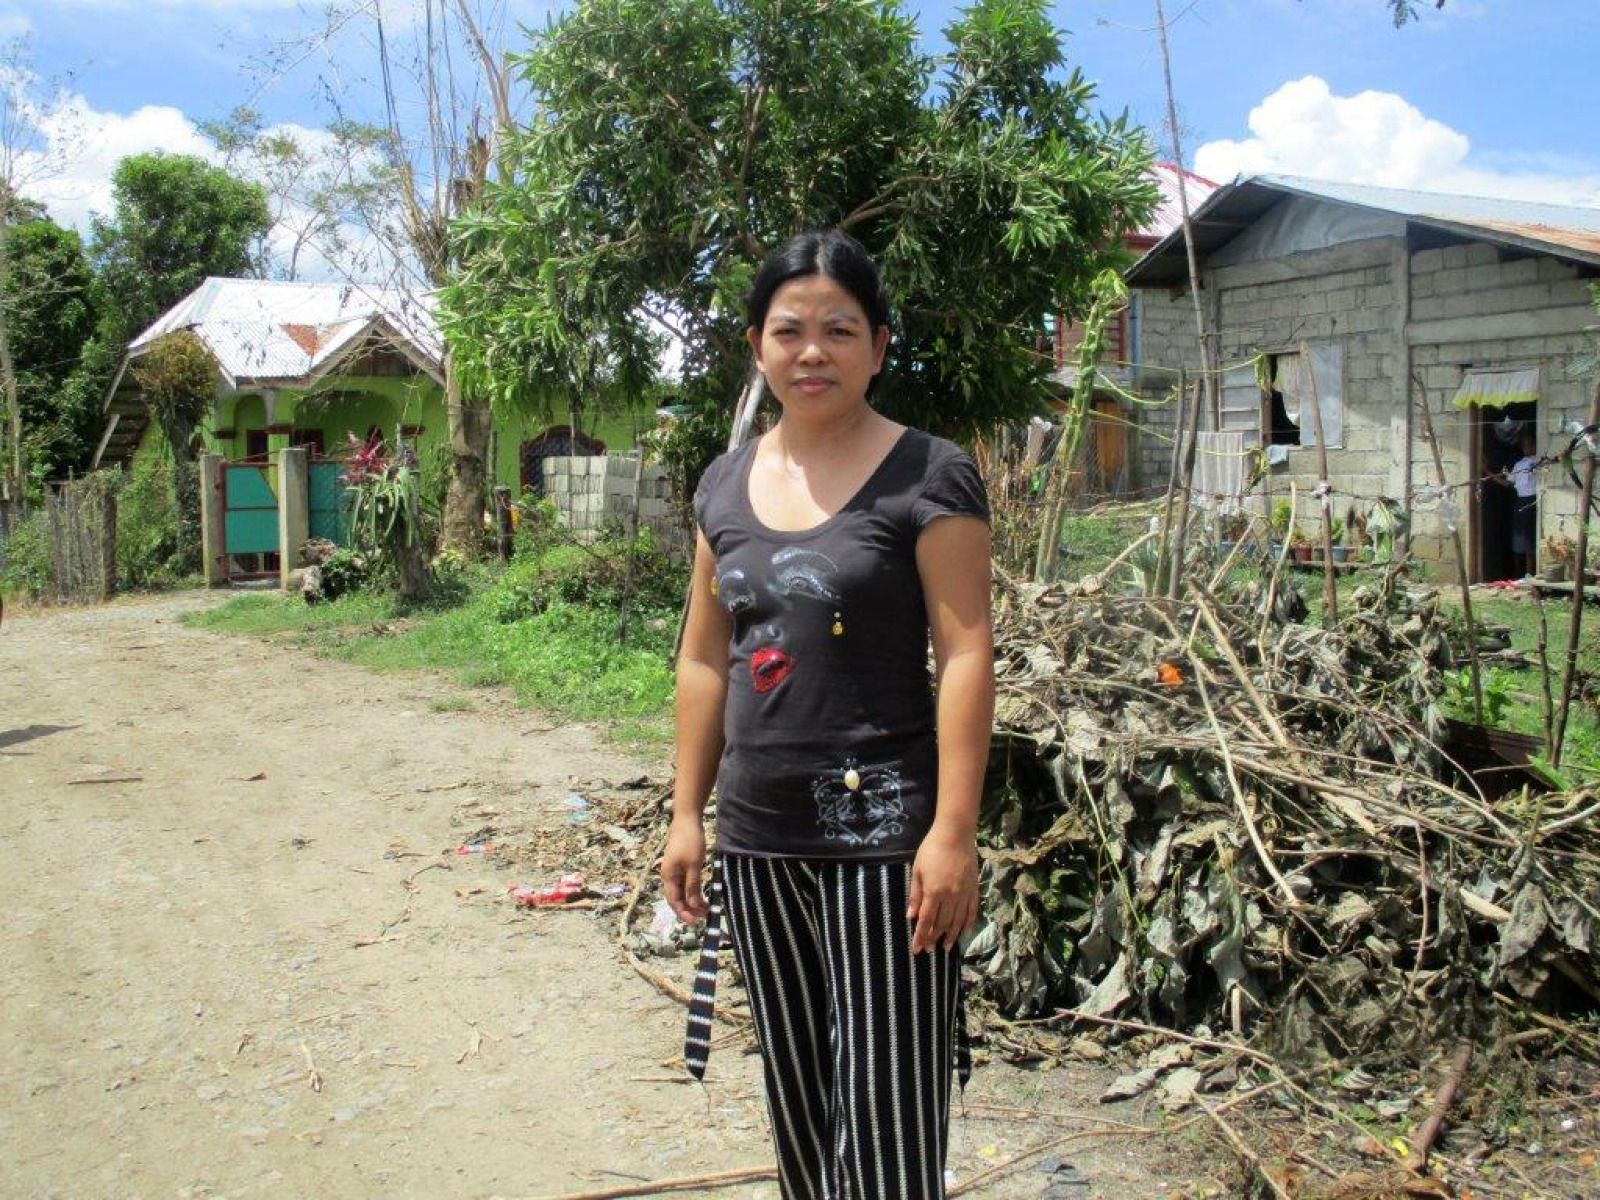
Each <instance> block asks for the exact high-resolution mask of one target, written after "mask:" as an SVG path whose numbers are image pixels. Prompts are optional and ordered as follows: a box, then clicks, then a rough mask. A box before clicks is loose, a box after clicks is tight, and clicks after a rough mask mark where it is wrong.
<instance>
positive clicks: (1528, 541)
mask: <svg viewBox="0 0 1600 1200" xmlns="http://www.w3.org/2000/svg"><path fill="white" fill-rule="evenodd" d="M1538 445H1539V443H1538V440H1537V439H1536V438H1535V437H1534V435H1533V431H1532V430H1531V429H1525V430H1523V433H1522V440H1521V450H1522V457H1521V458H1519V459H1517V461H1516V462H1514V463H1512V464H1511V467H1510V468H1509V469H1508V470H1506V471H1503V472H1501V473H1500V474H1499V475H1492V476H1490V478H1491V479H1493V480H1494V482H1496V483H1498V484H1500V485H1501V486H1502V487H1509V488H1511V489H1512V490H1513V491H1514V492H1515V493H1516V496H1515V498H1514V500H1513V501H1512V508H1511V570H1512V574H1513V575H1521V576H1522V578H1524V579H1531V578H1533V574H1534V572H1535V571H1536V570H1537V569H1538V563H1539V468H1540V467H1541V466H1542V465H1543V460H1542V459H1540V457H1539V454H1538Z"/></svg>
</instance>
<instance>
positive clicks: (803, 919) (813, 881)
mask: <svg viewBox="0 0 1600 1200" xmlns="http://www.w3.org/2000/svg"><path fill="white" fill-rule="evenodd" d="M717 875H718V879H717V881H716V882H717V884H718V885H720V887H721V889H722V895H721V899H722V900H723V902H724V903H725V905H726V910H727V916H728V919H729V928H730V930H731V933H732V936H733V942H734V951H735V954H736V955H737V957H738V961H739V967H740V970H741V971H742V972H743V973H744V978H745V986H746V988H747V989H748V992H749V995H750V1004H751V1008H752V1010H753V1013H754V1017H755V1028H756V1038H757V1041H758V1042H759V1044H760V1047H761V1057H762V1062H763V1064H764V1068H765V1074H766V1092H767V1111H768V1114H769V1116H770V1118H771V1122H772V1136H773V1142H774V1144H775V1146H776V1149H777V1157H778V1172H779V1180H780V1184H781V1186H782V1190H783V1195H784V1197H785V1200H939V1198H942V1197H943V1196H944V1163H945V1150H946V1145H947V1142H948V1134H949V1123H950V1076H951V1071H952V1067H953V1066H954V1065H955V1063H956V1060H957V1057H958V1046H957V1042H958V1040H960V1041H961V1045H960V1047H959V1049H960V1051H961V1053H960V1055H959V1057H960V1059H961V1068H962V1070H963V1073H965V1071H966V1070H967V1069H968V1068H967V1065H966V1056H965V1042H964V1038H961V1037H960V1036H959V1035H964V1032H965V1031H964V1029H962V1030H959V1031H958V1026H959V1025H960V1022H961V1011H960V1010H961V996H960V970H961V963H960V953H959V951H956V950H942V949H940V950H934V951H931V952H925V953H922V954H916V955H913V954H912V953H911V924H910V922H909V921H907V920H906V904H907V895H908V890H909V887H910V879H911V865H910V864H909V863H906V862H893V863H860V862H841V861H804V860H798V859H781V858H779V859H767V858H751V857H746V856H740V855H723V856H722V857H721V858H720V859H719V868H718V871H717ZM707 1015H709V1014H707Z"/></svg>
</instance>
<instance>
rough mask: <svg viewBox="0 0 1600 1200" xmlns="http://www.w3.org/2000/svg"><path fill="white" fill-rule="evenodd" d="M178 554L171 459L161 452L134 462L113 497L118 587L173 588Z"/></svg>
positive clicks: (164, 451)
mask: <svg viewBox="0 0 1600 1200" xmlns="http://www.w3.org/2000/svg"><path fill="white" fill-rule="evenodd" d="M178 549H179V547H178V517H177V512H176V510H175V509H174V507H173V498H172V456H171V454H170V453H169V452H167V451H166V450H165V447H163V448H162V451H161V452H158V453H152V454H144V455H139V456H137V457H136V459H135V461H134V466H133V472H132V474H130V475H129V476H127V478H126V480H125V481H124V482H123V484H122V486H121V488H120V489H119V490H118V492H117V586H118V587H119V588H134V589H137V588H161V587H169V586H171V585H172V584H173V583H175V582H176V581H177V579H178V576H179V574H180V573H181V572H180V571H179V570H178V560H179V559H180V558H181V557H182V556H180V555H179V553H178Z"/></svg>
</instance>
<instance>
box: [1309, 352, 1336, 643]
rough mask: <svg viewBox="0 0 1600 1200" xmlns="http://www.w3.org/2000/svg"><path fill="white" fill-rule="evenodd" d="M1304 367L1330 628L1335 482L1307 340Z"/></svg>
mask: <svg viewBox="0 0 1600 1200" xmlns="http://www.w3.org/2000/svg"><path fill="white" fill-rule="evenodd" d="M1300 369H1301V370H1302V371H1304V372H1305V377H1306V382H1307V383H1308V384H1309V385H1310V387H1311V428H1312V429H1313V430H1314V431H1315V433H1316V435H1317V499H1318V501H1320V502H1321V505H1322V624H1323V626H1324V627H1325V628H1326V627H1331V626H1332V625H1333V623H1334V622H1336V621H1337V620H1338V619H1339V581H1338V572H1336V571H1335V570H1334V569H1333V485H1332V483H1331V482H1330V481H1329V479H1328V439H1327V436H1326V435H1325V434H1324V433H1323V432H1322V397H1321V396H1319V395H1318V394H1317V373H1316V371H1315V370H1313V369H1312V366H1311V351H1310V349H1309V348H1308V347H1307V346H1306V344H1305V343H1304V342H1301V343H1300ZM1302 419H1303V416H1302Z"/></svg>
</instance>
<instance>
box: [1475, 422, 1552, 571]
mask: <svg viewBox="0 0 1600 1200" xmlns="http://www.w3.org/2000/svg"><path fill="white" fill-rule="evenodd" d="M1473 412H1474V413H1475V415H1476V419H1475V421H1474V422H1473V427H1472V433H1473V437H1472V440H1473V443H1474V449H1475V454H1474V461H1476V462H1477V463H1479V464H1480V467H1481V470H1482V472H1483V475H1484V478H1485V482H1484V483H1483V485H1482V486H1481V487H1478V488H1476V489H1474V490H1475V492H1476V495H1477V499H1476V504H1477V520H1476V522H1475V523H1474V524H1475V526H1476V528H1477V537H1476V539H1475V544H1474V547H1473V549H1474V550H1475V551H1476V553H1475V554H1474V556H1473V557H1474V558H1475V560H1476V561H1475V563H1474V564H1473V566H1474V568H1475V569H1474V570H1473V571H1472V578H1473V580H1474V581H1476V582H1484V581H1487V580H1493V579H1517V578H1520V577H1521V576H1522V575H1523V573H1524V572H1525V571H1531V570H1532V569H1533V567H1532V563H1533V562H1535V561H1537V556H1538V545H1539V543H1538V538H1539V496H1538V486H1537V485H1538V474H1537V472H1534V473H1533V474H1532V476H1531V483H1532V490H1533V492H1534V494H1533V495H1532V496H1521V495H1519V494H1518V489H1517V487H1516V486H1515V485H1510V484H1502V483H1496V482H1494V481H1493V478H1492V477H1494V476H1502V477H1504V478H1507V479H1510V478H1511V477H1512V472H1513V468H1514V467H1515V466H1516V464H1517V462H1518V460H1520V459H1521V458H1522V457H1523V456H1524V454H1525V452H1526V449H1527V446H1528V443H1529V439H1532V441H1533V450H1532V452H1533V453H1534V454H1538V452H1539V450H1538V445H1537V436H1538V428H1539V424H1538V416H1539V406H1538V402H1537V401H1534V400H1527V401H1523V402H1520V403H1516V404H1507V405H1505V406H1504V407H1502V408H1495V407H1492V406H1489V405H1481V406H1479V407H1477V408H1475V409H1473ZM1528 488H1529V482H1528V481H1526V480H1525V481H1524V483H1523V490H1524V491H1526V490H1528ZM1519 511H1520V514H1521V515H1520V516H1519Z"/></svg>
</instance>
